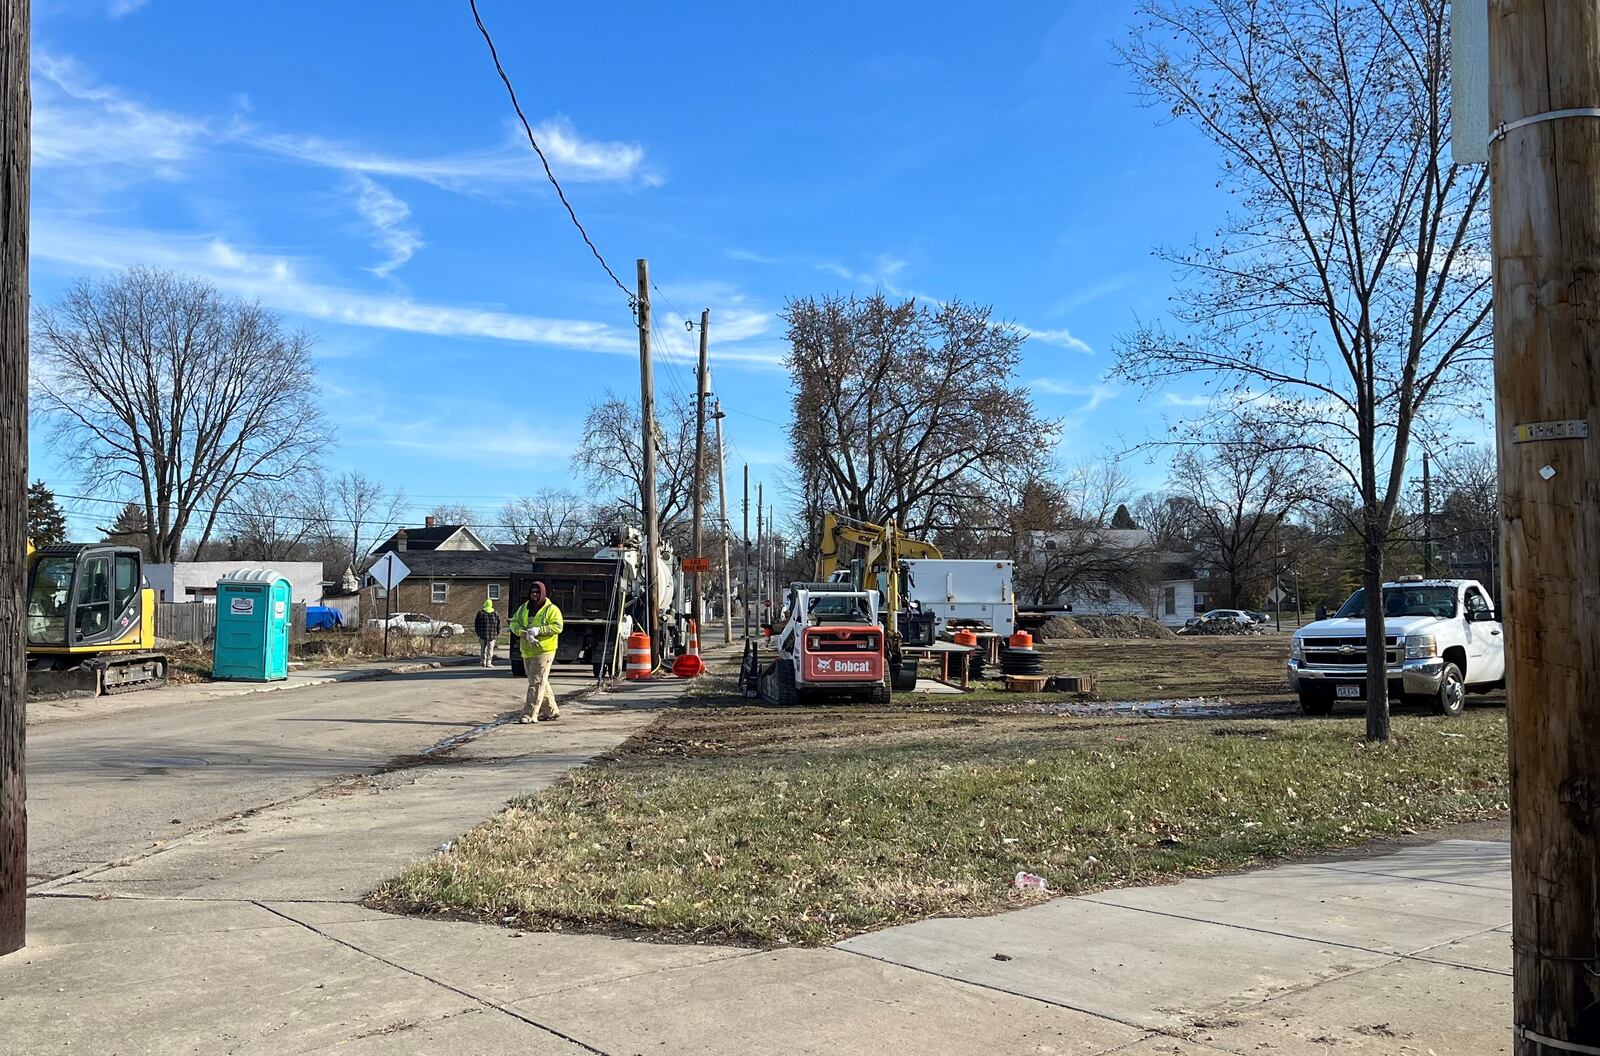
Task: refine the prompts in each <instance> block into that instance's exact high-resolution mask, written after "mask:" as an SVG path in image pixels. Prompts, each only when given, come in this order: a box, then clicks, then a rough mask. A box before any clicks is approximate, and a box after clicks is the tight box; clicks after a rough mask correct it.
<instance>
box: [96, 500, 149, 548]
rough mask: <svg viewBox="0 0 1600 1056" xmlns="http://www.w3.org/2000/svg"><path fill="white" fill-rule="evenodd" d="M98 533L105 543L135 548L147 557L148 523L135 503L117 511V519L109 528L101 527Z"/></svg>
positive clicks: (140, 508)
mask: <svg viewBox="0 0 1600 1056" xmlns="http://www.w3.org/2000/svg"><path fill="white" fill-rule="evenodd" d="M100 531H101V532H102V533H103V534H104V536H105V541H106V542H108V543H115V544H117V545H118V546H137V547H138V548H139V551H140V553H143V554H145V555H146V556H149V553H150V521H149V519H148V518H147V517H145V514H144V507H143V506H140V505H139V504H138V503H136V502H130V503H128V504H127V505H126V506H124V507H122V509H120V510H118V511H117V519H116V520H114V521H112V522H111V526H110V527H109V528H106V527H102V528H101V529H100Z"/></svg>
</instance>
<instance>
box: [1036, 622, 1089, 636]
mask: <svg viewBox="0 0 1600 1056" xmlns="http://www.w3.org/2000/svg"><path fill="white" fill-rule="evenodd" d="M1039 637H1041V638H1043V639H1045V640H1046V641H1060V640H1062V639H1065V638H1091V637H1093V635H1091V634H1090V633H1089V632H1088V630H1086V629H1085V628H1084V626H1083V624H1081V623H1079V622H1078V621H1077V620H1075V619H1073V618H1072V617H1071V616H1052V617H1050V618H1049V619H1048V620H1045V621H1044V623H1043V624H1042V625H1041V626H1040V627H1039Z"/></svg>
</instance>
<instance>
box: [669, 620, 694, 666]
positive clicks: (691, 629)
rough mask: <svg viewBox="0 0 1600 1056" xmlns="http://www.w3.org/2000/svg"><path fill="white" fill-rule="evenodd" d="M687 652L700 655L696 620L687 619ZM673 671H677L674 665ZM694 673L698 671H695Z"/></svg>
mask: <svg viewBox="0 0 1600 1056" xmlns="http://www.w3.org/2000/svg"><path fill="white" fill-rule="evenodd" d="M689 652H690V653H693V654H694V655H695V656H699V655H700V623H699V621H697V620H690V621H689ZM673 673H674V674H676V673H677V668H676V666H674V668H673ZM695 674H699V672H698V671H696V672H695Z"/></svg>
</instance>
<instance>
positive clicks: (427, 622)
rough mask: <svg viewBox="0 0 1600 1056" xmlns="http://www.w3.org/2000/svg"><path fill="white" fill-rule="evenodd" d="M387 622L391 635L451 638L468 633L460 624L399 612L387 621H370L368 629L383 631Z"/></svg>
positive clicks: (416, 613) (414, 613)
mask: <svg viewBox="0 0 1600 1056" xmlns="http://www.w3.org/2000/svg"><path fill="white" fill-rule="evenodd" d="M385 622H387V623H388V624H389V631H390V633H391V634H409V635H411V636H412V637H413V638H449V637H451V636H452V635H457V634H465V633H467V629H466V628H465V627H463V626H461V625H460V624H459V623H450V622H448V621H446V620H436V619H434V618H433V617H432V616H425V615H423V614H422V613H420V612H397V613H395V614H394V615H392V616H390V617H389V618H388V620H387V621H385V620H383V619H381V618H380V619H376V620H368V621H367V627H368V628H369V629H370V630H374V631H381V630H383V625H384V623H385Z"/></svg>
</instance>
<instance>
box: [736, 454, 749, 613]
mask: <svg viewBox="0 0 1600 1056" xmlns="http://www.w3.org/2000/svg"><path fill="white" fill-rule="evenodd" d="M739 596H740V597H741V598H742V599H744V636H745V637H746V638H749V637H750V463H748V462H746V463H745V464H744V567H743V568H742V569H740V571H739Z"/></svg>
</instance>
